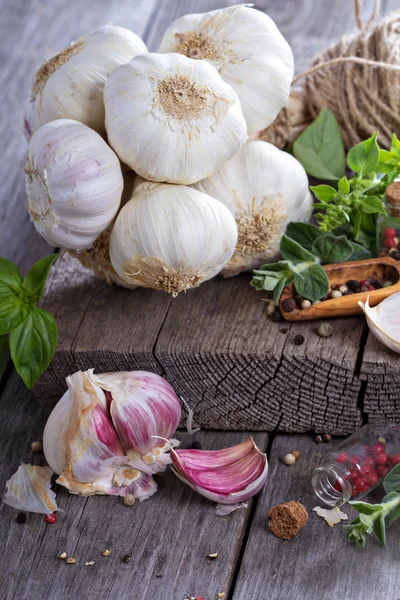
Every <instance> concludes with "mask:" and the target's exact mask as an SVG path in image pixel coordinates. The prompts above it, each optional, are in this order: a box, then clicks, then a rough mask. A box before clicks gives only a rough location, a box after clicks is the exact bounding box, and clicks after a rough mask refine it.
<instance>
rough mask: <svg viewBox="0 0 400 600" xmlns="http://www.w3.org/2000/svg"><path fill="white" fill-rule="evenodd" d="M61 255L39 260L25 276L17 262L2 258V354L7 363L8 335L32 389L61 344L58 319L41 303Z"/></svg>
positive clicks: (18, 368) (19, 369)
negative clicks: (50, 275) (53, 267)
mask: <svg viewBox="0 0 400 600" xmlns="http://www.w3.org/2000/svg"><path fill="white" fill-rule="evenodd" d="M57 256H58V255H57V254H51V255H50V256H47V257H46V258H43V259H42V260H39V261H38V262H37V263H36V264H35V265H34V266H33V267H32V268H31V269H30V271H29V273H28V274H27V276H26V277H25V278H24V279H22V277H21V274H20V272H19V270H18V267H17V266H16V265H15V264H14V263H13V262H11V261H9V260H6V259H5V258H0V336H1V337H0V345H1V348H2V354H1V356H2V357H3V363H4V362H5V360H6V351H5V345H6V340H7V338H8V339H9V347H10V353H11V358H12V360H13V363H14V366H15V369H16V371H17V372H18V373H19V375H20V376H21V378H22V380H23V381H24V383H25V385H26V386H27V387H28V388H29V389H31V388H32V387H33V386H34V385H35V383H36V381H37V380H38V378H39V376H40V375H41V373H43V371H44V370H45V369H46V368H47V367H48V366H49V364H50V362H51V360H52V358H53V356H54V353H55V350H56V347H57V325H56V321H55V319H54V317H53V315H51V314H50V313H48V312H47V311H45V310H43V309H41V308H39V307H38V306H37V303H38V302H39V300H40V299H41V297H42V296H43V292H44V287H45V283H46V279H47V277H48V274H49V271H50V268H51V266H52V265H53V263H54V262H55V260H56V259H57ZM8 334H9V337H8Z"/></svg>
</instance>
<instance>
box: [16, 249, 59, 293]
mask: <svg viewBox="0 0 400 600" xmlns="http://www.w3.org/2000/svg"><path fill="white" fill-rule="evenodd" d="M57 258H58V254H50V256H46V258H42V259H41V260H39V261H38V262H37V263H36V264H35V265H33V267H32V268H31V269H30V271H29V273H28V274H27V276H26V277H25V279H24V281H23V286H24V289H25V290H26V291H27V292H29V294H30V296H31V298H32V299H33V300H34V302H37V301H38V300H40V298H41V297H42V296H43V292H44V287H45V284H46V279H47V277H48V275H49V272H50V269H51V267H52V265H53V264H54V262H55V261H56V260H57Z"/></svg>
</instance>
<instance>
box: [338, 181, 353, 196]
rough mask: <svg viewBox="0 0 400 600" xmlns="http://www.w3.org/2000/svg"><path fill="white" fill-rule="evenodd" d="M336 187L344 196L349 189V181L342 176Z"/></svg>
mask: <svg viewBox="0 0 400 600" xmlns="http://www.w3.org/2000/svg"><path fill="white" fill-rule="evenodd" d="M338 189H339V192H340V193H341V194H343V195H344V196H346V194H348V193H349V191H350V183H349V180H348V179H347V177H342V179H340V181H339V183H338Z"/></svg>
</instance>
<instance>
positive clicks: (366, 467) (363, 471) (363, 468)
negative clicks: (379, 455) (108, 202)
mask: <svg viewBox="0 0 400 600" xmlns="http://www.w3.org/2000/svg"><path fill="white" fill-rule="evenodd" d="M359 471H360V477H365V476H366V475H368V473H370V472H371V471H372V465H370V464H368V463H366V462H363V463H362V464H361V465H360V469H359Z"/></svg>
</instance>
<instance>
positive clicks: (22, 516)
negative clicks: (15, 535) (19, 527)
mask: <svg viewBox="0 0 400 600" xmlns="http://www.w3.org/2000/svg"><path fill="white" fill-rule="evenodd" d="M25 521H26V514H25V513H23V512H20V513H18V514H17V523H25Z"/></svg>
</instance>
